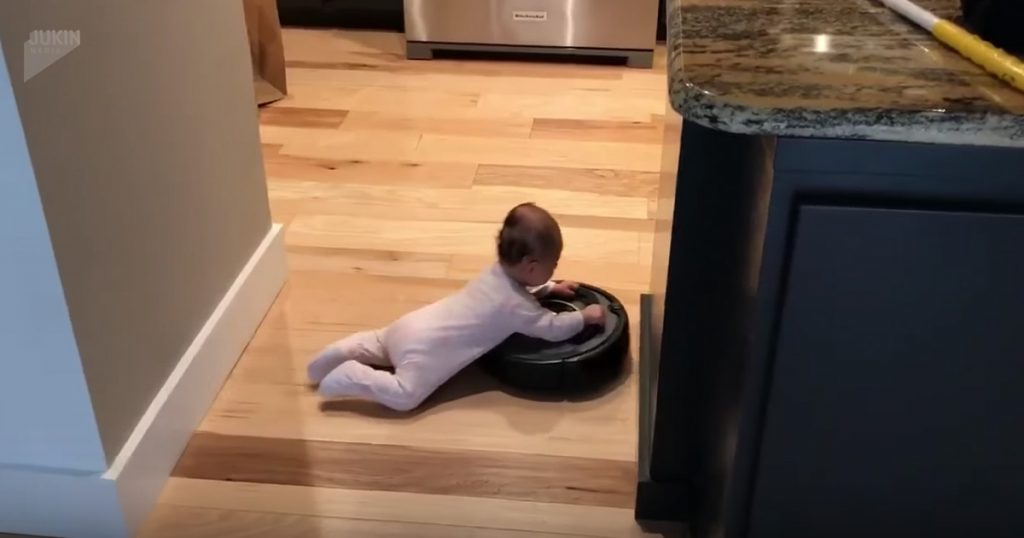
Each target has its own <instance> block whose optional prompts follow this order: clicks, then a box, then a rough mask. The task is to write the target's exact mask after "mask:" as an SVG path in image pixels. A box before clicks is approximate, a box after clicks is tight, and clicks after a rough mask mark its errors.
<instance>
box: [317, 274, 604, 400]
mask: <svg viewBox="0 0 1024 538" xmlns="http://www.w3.org/2000/svg"><path fill="white" fill-rule="evenodd" d="M551 285H552V283H550V282H549V283H548V284H545V285H544V286H541V287H540V288H534V289H527V288H524V287H523V286H522V285H520V284H519V283H518V282H516V281H515V280H513V279H512V278H511V277H510V276H509V275H508V274H507V273H506V272H505V270H504V269H503V268H502V267H501V265H500V264H498V263H495V264H494V265H492V266H491V267H489V268H488V269H486V270H485V271H484V272H483V273H482V274H481V275H480V276H479V277H477V278H476V279H475V280H473V281H472V282H470V283H468V284H467V285H466V286H465V287H464V288H462V289H461V290H459V291H458V292H456V293H455V294H453V295H450V296H448V297H446V298H444V299H442V300H440V301H438V302H436V303H433V304H430V305H427V306H425V307H423V308H420V309H418V310H415V311H413V312H410V313H409V314H406V315H404V316H402V317H401V318H399V319H398V320H396V321H395V322H394V323H392V324H391V325H389V326H387V327H385V328H383V329H378V330H375V331H365V332H361V333H356V334H353V335H352V336H349V337H346V338H343V339H341V340H339V341H337V342H335V343H333V344H331V345H330V346H328V347H327V348H326V349H324V350H323V351H322V352H321V353H320V354H319V355H317V357H316V358H314V359H313V361H312V362H311V363H310V364H309V367H308V373H309V378H310V380H311V381H312V382H313V383H319V384H320V389H319V391H320V394H321V395H323V396H327V397H337V396H359V397H363V398H369V399H372V400H375V401H377V402H379V403H381V404H383V405H385V406H387V407H390V408H392V409H395V410H399V411H408V410H410V409H413V408H415V407H416V406H418V405H419V404H420V403H422V402H423V400H425V399H426V398H427V396H429V395H430V394H431V393H432V392H434V391H435V390H436V389H437V388H438V387H440V386H441V384H443V383H444V382H445V381H447V380H448V379H450V378H451V377H452V376H454V375H455V374H456V373H458V372H459V370H462V369H463V368H465V367H466V366H467V365H469V364H470V363H472V362H473V361H475V360H476V359H478V358H480V357H481V356H482V355H483V354H484V353H486V352H488V351H490V350H491V349H493V348H494V347H495V346H497V345H498V344H500V343H501V342H502V341H504V340H505V339H506V338H508V337H509V336H511V335H512V334H513V333H521V334H525V335H527V336H533V337H536V338H542V339H545V340H550V341H561V340H567V339H569V338H571V337H572V336H574V335H575V334H576V333H578V332H580V331H581V330H583V325H584V322H583V314H582V313H581V312H563V313H559V314H555V313H554V312H551V311H550V310H548V309H546V308H544V307H543V306H541V305H540V303H538V302H537V300H536V298H535V295H533V294H536V295H543V294H544V293H546V292H547V290H548V289H550V287H551ZM531 292H532V293H533V294H531ZM370 365H372V366H385V367H388V366H390V367H394V369H395V373H393V374H392V373H390V372H387V371H383V370H377V369H374V368H371V367H370Z"/></svg>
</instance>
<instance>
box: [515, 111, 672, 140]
mask: <svg viewBox="0 0 1024 538" xmlns="http://www.w3.org/2000/svg"><path fill="white" fill-rule="evenodd" d="M661 133H662V126H661V125H660V124H658V123H654V122H651V121H609V120H572V119H556V118H537V119H535V120H533V129H532V130H531V131H530V138H538V139H545V140H589V141H594V142H630V143H636V144H653V145H655V146H658V145H660V144H661V136H662V135H661Z"/></svg>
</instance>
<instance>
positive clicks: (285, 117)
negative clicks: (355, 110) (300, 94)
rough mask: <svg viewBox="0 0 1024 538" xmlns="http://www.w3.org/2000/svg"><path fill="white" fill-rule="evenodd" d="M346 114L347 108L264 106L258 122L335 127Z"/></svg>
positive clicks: (341, 121) (310, 126)
mask: <svg viewBox="0 0 1024 538" xmlns="http://www.w3.org/2000/svg"><path fill="white" fill-rule="evenodd" d="M346 116H348V111H347V110H329V109H321V108H294V107H287V106H274V105H270V106H266V107H263V108H261V109H260V123H261V124H263V125H279V126H283V127H308V128H318V129H337V128H338V127H340V126H341V124H342V123H343V122H344V121H345V117H346Z"/></svg>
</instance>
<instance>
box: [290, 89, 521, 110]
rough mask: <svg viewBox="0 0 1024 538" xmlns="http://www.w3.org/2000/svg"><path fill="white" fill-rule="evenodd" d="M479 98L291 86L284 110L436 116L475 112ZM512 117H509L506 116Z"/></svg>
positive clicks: (468, 94)
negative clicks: (419, 113) (324, 110)
mask: <svg viewBox="0 0 1024 538" xmlns="http://www.w3.org/2000/svg"><path fill="white" fill-rule="evenodd" d="M479 102H480V94H479V93H475V92H472V91H461V90H446V89H433V90H430V89H422V88H359V87H346V86H338V85H330V86H325V85H323V84H316V83H312V84H303V83H292V82H291V81H289V83H288V96H287V97H286V98H285V99H284V100H283V101H281V105H282V106H290V107H301V108H322V109H333V110H347V111H366V112H391V113H398V114H408V113H414V112H416V111H431V112H432V113H433V114H438V113H445V114H448V113H451V112H454V111H458V110H476V109H477V103H479ZM503 115H504V116H509V114H503Z"/></svg>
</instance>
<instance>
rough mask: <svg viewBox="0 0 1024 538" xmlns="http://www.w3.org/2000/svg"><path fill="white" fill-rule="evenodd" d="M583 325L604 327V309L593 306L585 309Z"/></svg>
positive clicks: (599, 306)
mask: <svg viewBox="0 0 1024 538" xmlns="http://www.w3.org/2000/svg"><path fill="white" fill-rule="evenodd" d="M583 323H585V324H587V325H604V307H603V306H601V305H597V304H592V305H590V306H588V307H586V308H584V309H583Z"/></svg>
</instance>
